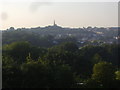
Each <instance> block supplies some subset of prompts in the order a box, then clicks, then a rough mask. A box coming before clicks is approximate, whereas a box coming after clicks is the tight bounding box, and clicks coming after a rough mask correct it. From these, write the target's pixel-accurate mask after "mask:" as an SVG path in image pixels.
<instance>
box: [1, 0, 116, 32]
mask: <svg viewBox="0 0 120 90" xmlns="http://www.w3.org/2000/svg"><path fill="white" fill-rule="evenodd" d="M0 9H1V10H0V21H1V22H0V30H2V29H7V28H9V27H15V28H22V27H38V26H40V27H43V26H47V25H52V24H53V21H54V20H55V21H56V23H57V24H58V25H60V26H63V27H87V26H92V27H94V26H98V27H111V26H117V25H118V3H117V2H2V3H0Z"/></svg>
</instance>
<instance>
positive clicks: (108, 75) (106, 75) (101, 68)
mask: <svg viewBox="0 0 120 90" xmlns="http://www.w3.org/2000/svg"><path fill="white" fill-rule="evenodd" d="M114 72H115V69H114V67H113V66H112V64H111V63H108V62H99V63H97V64H95V65H94V67H93V74H92V79H93V80H96V81H97V82H99V83H101V84H102V85H103V86H104V87H109V86H110V85H111V82H112V81H114V80H115V74H114Z"/></svg>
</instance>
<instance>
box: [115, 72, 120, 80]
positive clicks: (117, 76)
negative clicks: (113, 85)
mask: <svg viewBox="0 0 120 90" xmlns="http://www.w3.org/2000/svg"><path fill="white" fill-rule="evenodd" d="M115 74H116V79H117V80H120V71H116V72H115Z"/></svg>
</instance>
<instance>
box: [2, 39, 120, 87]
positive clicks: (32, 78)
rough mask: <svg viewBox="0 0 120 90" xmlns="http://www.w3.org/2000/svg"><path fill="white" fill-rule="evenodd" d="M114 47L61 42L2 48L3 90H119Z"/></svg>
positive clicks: (116, 47)
mask: <svg viewBox="0 0 120 90" xmlns="http://www.w3.org/2000/svg"><path fill="white" fill-rule="evenodd" d="M119 50H120V45H118V44H111V45H108V44H103V45H99V46H93V45H86V46H83V47H79V46H78V45H77V44H76V43H74V42H64V43H61V44H58V45H54V46H52V47H49V48H48V47H47V48H45V47H40V46H34V45H33V44H31V43H29V42H28V41H19V42H12V43H10V44H5V45H3V49H2V74H3V75H2V76H3V80H2V81H3V83H2V84H3V88H109V87H111V88H113V87H120V86H119V83H120V62H119V55H118V54H119Z"/></svg>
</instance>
